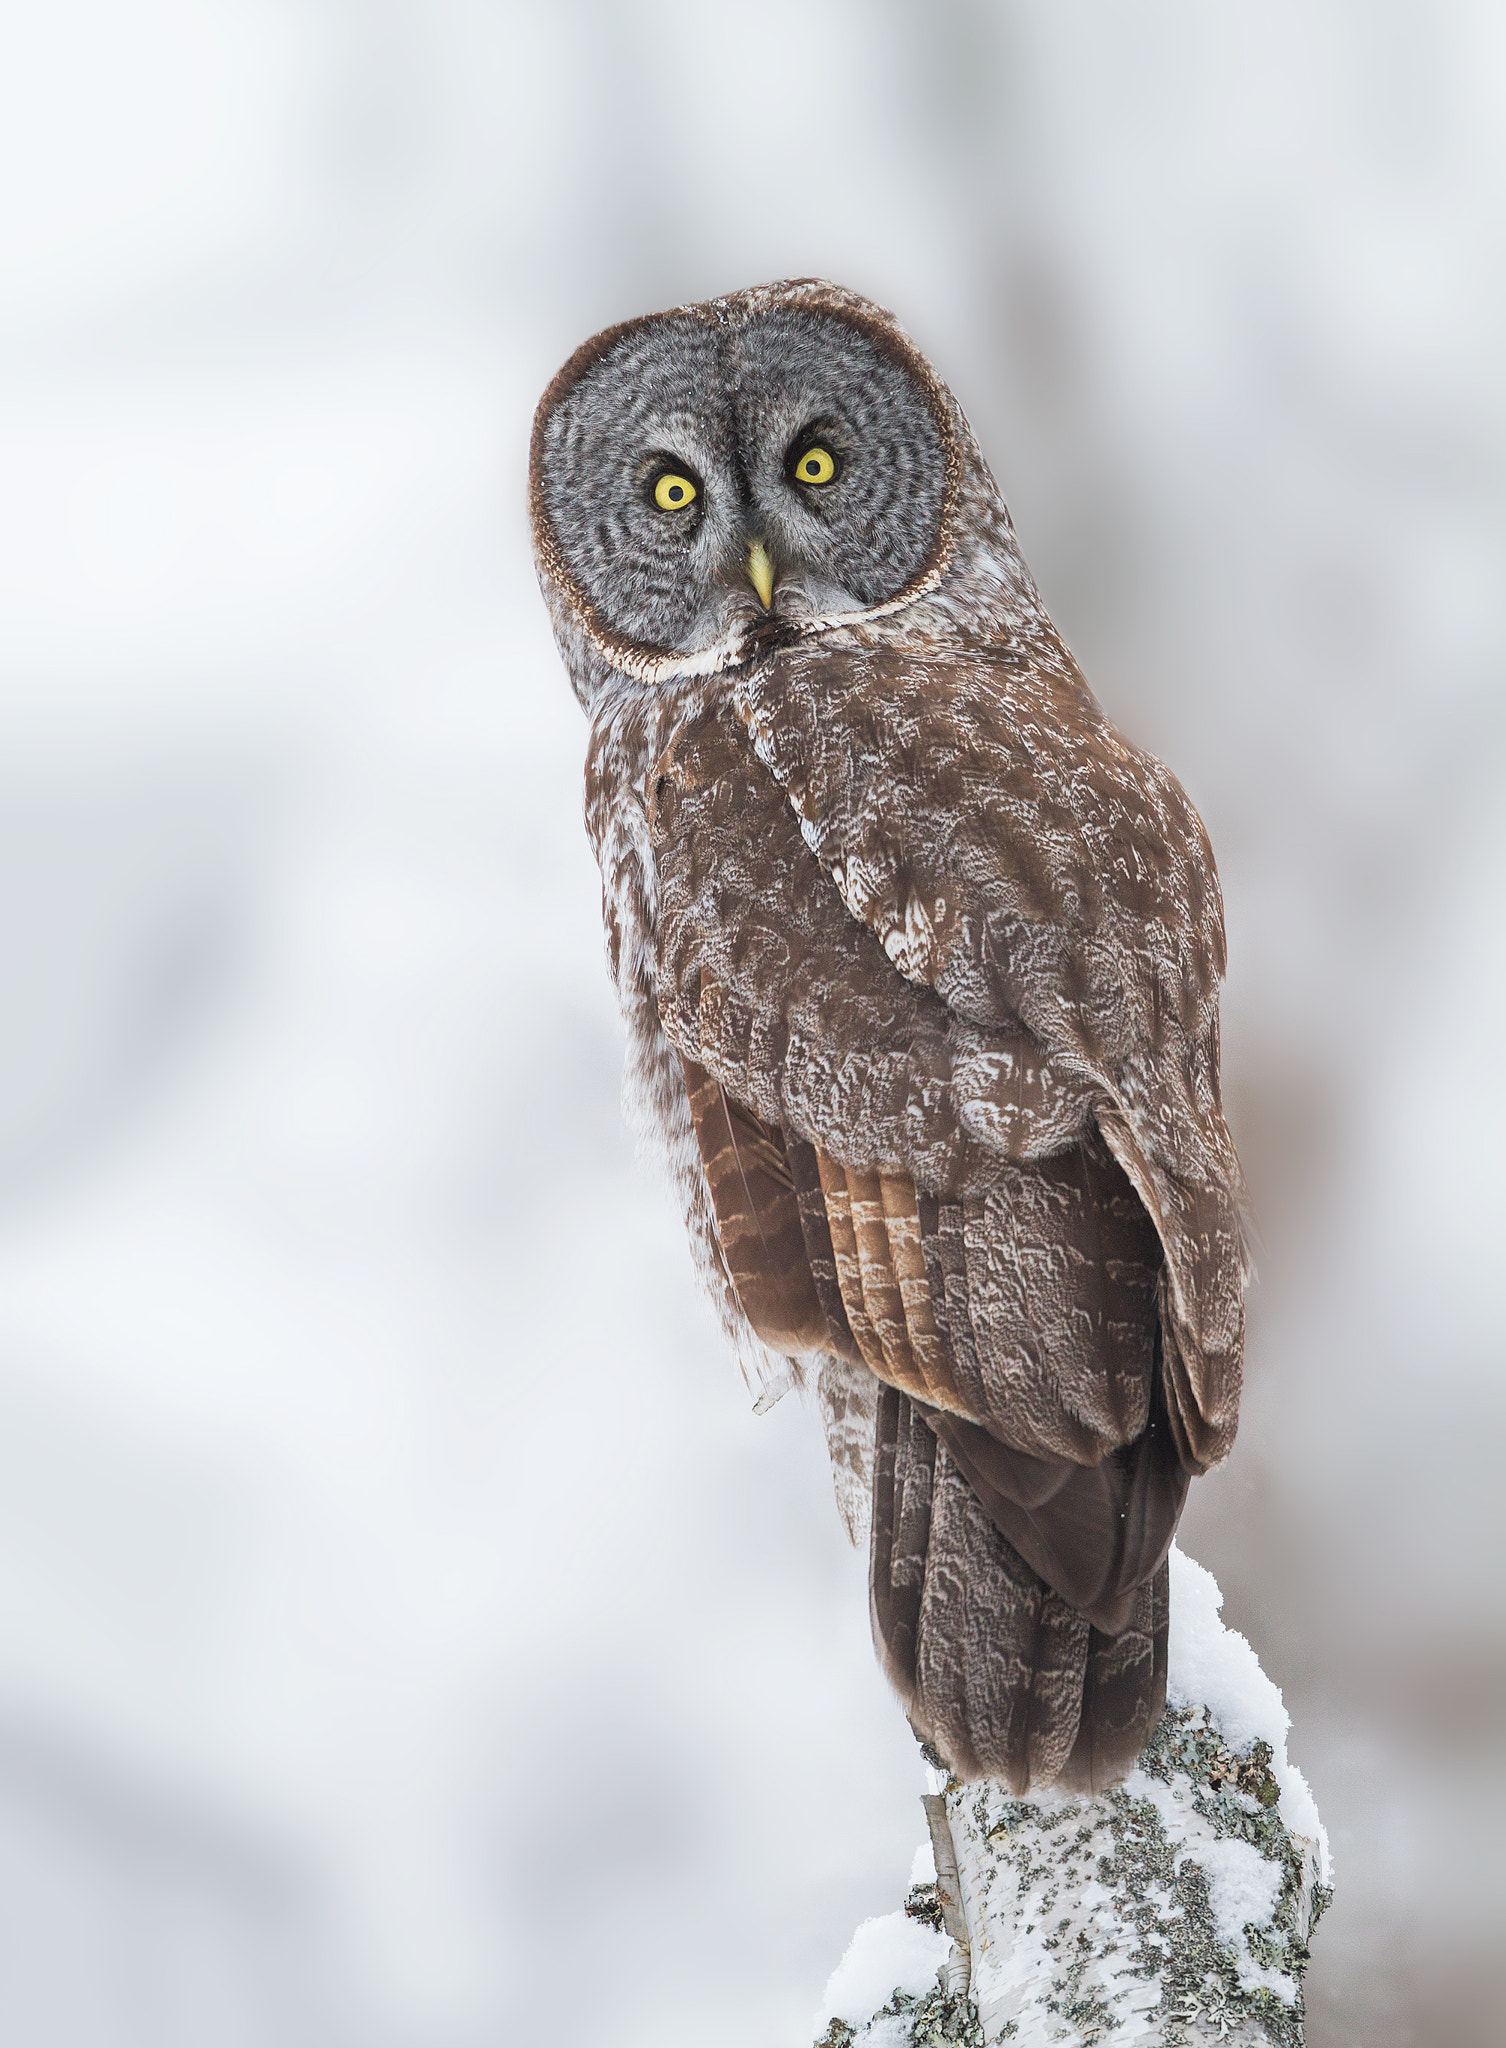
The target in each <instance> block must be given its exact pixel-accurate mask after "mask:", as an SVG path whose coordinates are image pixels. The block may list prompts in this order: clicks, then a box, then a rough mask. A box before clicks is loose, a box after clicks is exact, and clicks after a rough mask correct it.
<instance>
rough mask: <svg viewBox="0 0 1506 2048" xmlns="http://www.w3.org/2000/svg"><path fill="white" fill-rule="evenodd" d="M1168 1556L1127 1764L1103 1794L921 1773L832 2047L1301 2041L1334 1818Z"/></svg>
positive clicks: (1275, 1699) (835, 1983)
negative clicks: (1146, 1707) (903, 1880)
mask: <svg viewBox="0 0 1506 2048" xmlns="http://www.w3.org/2000/svg"><path fill="white" fill-rule="evenodd" d="M1171 1573H1172V1577H1171V1616H1172V1619H1171V1642H1170V1651H1169V1670H1168V1678H1167V1711H1166V1715H1165V1718H1164V1720H1163V1721H1162V1723H1161V1726H1160V1728H1159V1729H1158V1730H1157V1732H1156V1734H1155V1736H1154V1738H1153V1739H1152V1741H1151V1743H1150V1745H1149V1747H1148V1748H1147V1749H1146V1751H1145V1754H1144V1755H1143V1757H1142V1758H1141V1760H1140V1763H1139V1766H1138V1767H1137V1768H1136V1770H1135V1771H1134V1772H1133V1773H1132V1774H1131V1775H1130V1777H1129V1778H1128V1779H1127V1780H1126V1781H1125V1783H1124V1784H1122V1785H1120V1786H1117V1787H1116V1788H1115V1789H1114V1790H1113V1791H1111V1792H1107V1793H1104V1794H1102V1795H1101V1796H1100V1797H1098V1798H1096V1799H1089V1798H1084V1797H1081V1796H1076V1795H1073V1794H1068V1793H1054V1792H1048V1793H1046V1794H1043V1795H1032V1796H1031V1797H1029V1798H1026V1799H1017V1798H1015V1797H1014V1796H1013V1795H1012V1794H1011V1793H1010V1792H1008V1791H1007V1790H1006V1789H1005V1788H1004V1787H1002V1786H999V1785H997V1784H991V1783H983V1784H972V1785H963V1784H959V1783H958V1782H957V1781H956V1780H948V1779H946V1778H945V1777H944V1776H943V1775H942V1774H941V1773H939V1772H937V1773H933V1788H932V1792H931V1794H930V1795H929V1796H928V1797H927V1799H926V1800H925V1802H924V1804H925V1809H926V1818H927V1823H928V1827H929V1831H930V1840H929V1841H928V1842H927V1843H926V1844H925V1845H924V1846H923V1847H922V1849H921V1851H920V1852H919V1854H918V1856H917V1858H916V1868H915V1871H914V1873H913V1874H912V1886H911V1891H910V1896H909V1898H908V1899H907V1901H906V1903H905V1908H904V1910H903V1911H902V1912H899V1913H895V1914H891V1915H889V1916H888V1917H886V1918H883V1919H878V1920H869V1921H866V1922H865V1923H864V1924H863V1926H861V1927H860V1928H859V1929H858V1931H857V1933H856V1935H855V1936H854V1937H853V1941H852V1944H851V1946H850V1947H849V1949H848V1951H847V1954H846V1955H845V1956H844V1957H843V1959H842V1962H841V1964H840V1965H839V1967H838V1968H837V1970H836V1972H835V1974H834V1975H833V1977H832V1979H831V1982H830V1983H829V1984H828V1986H827V1990H826V1996H825V1998H824V2000H823V2003H822V2011H821V2016H820V2018H819V2020H818V2022H817V2029H816V2031H817V2034H818V2036H819V2037H820V2039H821V2041H822V2042H823V2043H824V2044H825V2048H942V2044H951V2043H956V2044H959V2048H960V2044H966V2048H983V2044H990V2048H991V2044H993V2043H995V2042H1002V2041H1010V2042H1014V2043H1016V2044H1018V2048H1034V2044H1037V2043H1041V2044H1044V2043H1047V2042H1049V2043H1052V2044H1061V2048H1075V2044H1079V2043H1081V2044H1088V2043H1105V2042H1107V2041H1109V2040H1110V2039H1112V2040H1113V2042H1114V2043H1115V2048H1120V2044H1123V2048H1130V2044H1132V2043H1133V2044H1136V2048H1138V2044H1142V2043H1144V2044H1149V2043H1164V2044H1165V2048H1195V2044H1200V2043H1203V2042H1214V2041H1217V2042H1222V2043H1224V2044H1226V2048H1240V2044H1251V2048H1268V2044H1274V2048H1300V2044H1301V2041H1302V2022H1303V2009H1302V1977H1303V1972H1304V1970H1305V1968H1306V1965H1307V1956H1308V1948H1307V1944H1308V1940H1309V1937H1310V1935H1311V1933H1312V1930H1313V1927H1314V1926H1315V1925H1316V1922H1317V1919H1318V1916H1319V1915H1320V1914H1321V1913H1322V1911H1323V1909H1324V1907H1325V1906H1326V1905H1327V1903H1328V1900H1329V1897H1330V1891H1329V1882H1330V1872H1329V1857H1328V1840H1327V1836H1326V1834H1325V1833H1324V1829H1323V1824H1322V1822H1321V1821H1320V1820H1319V1818H1318V1810H1317V1807H1316V1805H1315V1804H1314V1802H1313V1797H1312V1794H1311V1792H1310V1791H1309V1790H1308V1788H1307V1784H1306V1781H1305V1780H1304V1779H1303V1777H1302V1774H1301V1772H1300V1771H1298V1770H1297V1769H1296V1768H1295V1767H1294V1766H1293V1765H1292V1764H1291V1763H1290V1762H1288V1760H1287V1754H1286V1735H1287V1729H1288V1727H1289V1726H1290V1720H1289V1717H1288V1715H1287V1712H1286V1709H1285V1707H1284V1706H1283V1705H1282V1701H1281V1695H1280V1693H1279V1692H1278V1691H1277V1689H1276V1687H1275V1686H1274V1685H1273V1684H1272V1683H1271V1681H1270V1679H1268V1678H1267V1677H1266V1675H1265V1673H1264V1672H1263V1671H1262V1670H1261V1668H1260V1664H1259V1661H1258V1660H1257V1658H1256V1656H1255V1653H1254V1651H1253V1650H1252V1649H1251V1648H1250V1645H1249V1644H1248V1643H1247V1642H1246V1641H1245V1639H1244V1637H1243V1636H1240V1635H1236V1634H1235V1633H1234V1632H1233V1631H1232V1630H1231V1629H1227V1628H1225V1627H1224V1625H1223V1623H1222V1621H1221V1620H1220V1619H1219V1608H1220V1606H1221V1605H1222V1595H1221V1594H1220V1592H1219V1590H1218V1586H1217V1584H1216V1583H1215V1581H1214V1579H1213V1577H1212V1575H1211V1574H1210V1573H1208V1572H1206V1571H1204V1570H1203V1568H1202V1567H1201V1566H1200V1565H1197V1564H1194V1563H1193V1562H1192V1560H1191V1559H1190V1558H1187V1557H1184V1556H1183V1555H1182V1554H1181V1553H1180V1552H1179V1551H1176V1550H1173V1552H1172V1558H1171ZM823 2030H824V2031H823Z"/></svg>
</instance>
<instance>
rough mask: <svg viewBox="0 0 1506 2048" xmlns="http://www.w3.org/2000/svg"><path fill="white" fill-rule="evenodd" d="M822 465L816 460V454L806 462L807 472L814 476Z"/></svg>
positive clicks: (808, 474)
mask: <svg viewBox="0 0 1506 2048" xmlns="http://www.w3.org/2000/svg"><path fill="white" fill-rule="evenodd" d="M820 467H821V465H820V463H819V462H817V461H816V459H815V457H814V456H812V457H810V458H809V459H808V460H807V462H806V465H805V473H806V475H807V476H814V475H815V474H816V472H817V470H818V469H819V468H820Z"/></svg>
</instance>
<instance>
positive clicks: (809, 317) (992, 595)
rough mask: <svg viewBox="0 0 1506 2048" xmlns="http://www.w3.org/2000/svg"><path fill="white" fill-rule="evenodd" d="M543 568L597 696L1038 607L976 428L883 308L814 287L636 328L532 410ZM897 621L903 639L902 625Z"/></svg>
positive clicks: (985, 623) (609, 333) (570, 643)
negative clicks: (772, 655)
mask: <svg viewBox="0 0 1506 2048" xmlns="http://www.w3.org/2000/svg"><path fill="white" fill-rule="evenodd" d="M529 481H530V510H531V515H532V523H533V533H534V546H535V553H536V558H537V562H538V568H539V577H540V581H541V583H542V585H543V588H544V593H545V597H546V599H547V600H548V602H549V604H550V608H551V612H552V613H553V616H554V622H555V628H556V632H557V633H558V635H559V637H560V639H561V642H562V645H563V647H564V649H565V652H566V657H567V665H568V666H569V667H570V670H571V674H572V676H573V678H574V680H575V683H576V688H577V690H578V691H579V692H580V693H581V695H582V696H583V697H584V698H586V699H587V700H588V701H589V699H590V697H591V696H593V695H594V694H595V693H596V691H597V690H598V689H599V688H600V686H601V684H602V682H603V681H605V680H606V679H607V678H608V677H609V676H611V675H613V674H616V675H625V676H629V677H633V678H636V679H638V680H640V681H643V682H648V683H652V682H656V681H661V680H666V679H669V678H672V677H675V676H696V675H702V676H704V675H711V674H715V673H717V672H719V671H720V670H722V669H724V668H728V667H731V666H733V665H735V664H737V663H739V662H742V661H745V660H747V659H749V658H750V656H751V655H753V654H754V653H756V652H757V651H758V650H760V649H768V648H770V647H777V646H779V645H786V644H791V643H794V642H797V641H804V640H810V639H812V638H816V637H819V636H822V635H843V636H846V637H849V638H851V637H857V638H860V639H866V640H870V641H871V640H874V639H881V638H885V637H893V635H894V633H895V632H896V631H899V632H902V633H903V634H904V635H905V636H906V637H910V638H913V636H914V635H915V634H916V632H920V633H922V634H925V633H926V632H931V633H933V634H937V635H938V636H944V637H945V638H946V639H948V640H949V641H950V642H952V643H953V644H955V642H956V640H957V639H958V637H959V635H962V636H967V635H969V634H973V633H979V632H982V633H984V634H986V635H991V634H993V633H996V632H997V631H998V630H999V629H1000V628H1001V627H1007V626H1009V625H1011V624H1016V623H1018V622H1019V620H1020V617H1021V614H1022V612H1025V611H1030V610H1032V609H1033V608H1034V606H1035V604H1036V602H1037V601H1036V600H1035V595H1034V590H1033V587H1032V586H1031V585H1030V580H1029V576H1028V573H1027V572H1026V571H1025V568H1024V564H1023V563H1022V561H1021V560H1020V557H1019V552H1018V549H1017V547H1016V545H1015V541H1014V532H1013V528H1012V526H1011V525H1010V521H1009V515H1008V513H1007V511H1006V510H1005V508H1004V506H1003V503H1002V501H1001V500H1000V498H999V496H998V493H997V490H996V489H995V486H994V483H993V479H992V477H991V476H990V475H989V472H988V469H987V466H986V465H985V464H984V462H983V459H982V456H981V455H980V453H979V451H978V448H977V444H976V442H975V441H974V439H973V435H972V432H971V430H970V429H969V427H968V424H967V421H966V420H965V418H964V417H963V415H962V412H961V409H960V408H959V406H958V405H957V402H956V400H955V399H954V398H953V397H952V395H951V393H950V392H949V391H948V390H947V389H946V387H945V385H943V384H942V383H941V381H940V380H939V378H938V377H937V376H936V374H935V372H934V371H933V370H932V368H931V367H930V365H929V364H928V363H927V362H926V360H925V358H924V357H923V356H922V355H921V354H920V353H919V351H918V350H917V349H916V348H915V347H914V346H913V344H912V343H911V342H910V341H909V340H908V338H907V337H906V336H905V335H904V334H903V332H902V331H901V330H900V328H899V326H898V325H897V323H896V322H895V321H894V319H893V318H892V317H891V315H889V314H888V313H886V312H884V311H883V309H882V308H881V307H878V306H875V305H873V304H871V303H870V302H869V301H868V300H866V299H861V298H859V297H857V295H856V294H854V293H851V292H846V291H843V290H842V289H841V288H840V287H838V286H835V285H831V284H827V283H824V282H822V281H820V280H816V279H801V280H798V281H795V282H792V283H784V284H774V285H764V286H759V287H756V288H755V289H753V290H751V291H746V292H740V293H737V294H735V295H732V296H730V297H727V298H721V299H711V300H708V301H706V302H705V303H704V304H702V305H696V306H680V307H676V308H674V309H673V310H671V311H670V312H667V313H658V314H653V315H650V316H648V317H646V318H642V319H638V320H630V321H626V322H624V323H623V324H621V325H620V326H617V327H610V328H608V329H607V330H606V331H605V332H604V333H602V334H598V335H596V336H595V337H594V338H593V339H592V340H590V341H588V342H586V343H584V345H583V346H582V347H580V348H579V349H577V350H576V352H575V354H574V355H573V356H571V358H570V360H569V361H568V362H567V363H566V364H565V366H564V368H563V369H562V370H561V371H560V373H559V375H558V376H557V377H556V378H555V379H554V381H553V383H552V384H551V385H550V386H549V389H548V390H547V391H546V392H545V393H544V396H543V398H542V400H541V401H540V403H539V407H538V411H537V413H536V415H535V418H534V427H533V442H532V449H531V455H530V479H529ZM886 621H889V622H893V623H892V625H890V626H889V628H888V631H887V632H886V631H885V625H884V622H886Z"/></svg>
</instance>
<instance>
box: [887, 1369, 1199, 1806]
mask: <svg viewBox="0 0 1506 2048" xmlns="http://www.w3.org/2000/svg"><path fill="white" fill-rule="evenodd" d="M870 1585H871V1590H872V1607H873V1625H874V1637H875V1641H876V1642H877V1644H878V1648H879V1653H880V1656H881V1657H882V1659H883V1662H884V1666H885V1669H886V1670H887V1671H888V1674H889V1677H890V1679H891V1681H892V1682H893V1684H894V1686H895V1687H896V1689H897V1691H898V1692H899V1694H900V1697H901V1699H902V1700H903V1701H904V1704H905V1707H906V1710H907V1712H908V1714H909V1716H910V1720H911V1724H912V1726H913V1727H914V1728H915V1730H916V1732H917V1734H918V1735H920V1736H921V1737H922V1739H924V1740H926V1741H929V1742H931V1743H932V1744H934V1746H935V1748H936V1749H937V1750H938V1752H939V1753H940V1754H941V1756H942V1757H943V1758H944V1759H945V1760H946V1762H947V1764H948V1765H949V1766H950V1768H951V1769H952V1770H954V1771H955V1772H956V1773H957V1775H958V1776H959V1777H961V1778H964V1779H972V1778H983V1777H988V1778H997V1779H999V1780H1001V1781H1002V1782H1004V1783H1006V1784H1008V1785H1009V1786H1010V1787H1011V1788H1012V1789H1013V1790H1014V1792H1015V1793H1016V1794H1017V1795H1021V1796H1023V1795H1024V1794H1025V1793H1026V1792H1028V1791H1030V1790H1032V1789H1034V1790H1037V1791H1038V1790H1040V1789H1042V1788H1043V1787H1045V1786H1047V1785H1051V1784H1058V1783H1059V1784H1061V1785H1063V1786H1065V1787H1067V1788H1068V1789H1071V1790H1074V1791H1089V1792H1097V1791H1100V1790H1102V1789H1103V1788H1104V1786H1106V1785H1109V1784H1112V1783H1114V1782H1116V1781H1117V1780H1118V1779H1119V1778H1122V1777H1123V1776H1124V1775H1125V1774H1126V1773H1127V1772H1128V1771H1129V1770H1130V1769H1131V1768H1132V1767H1133V1764H1134V1761H1135V1758H1136V1757H1137V1756H1138V1755H1139V1753H1140V1751H1141V1749H1142V1748H1143V1747H1144V1745H1145V1743H1146V1742H1147V1740H1148V1739H1149V1737H1150V1735H1151V1733H1152V1731H1153V1730H1154V1728H1155V1726H1156V1723H1157V1722H1158V1721H1159V1719H1160V1717H1161V1712H1162V1709H1163V1707H1164V1705H1165V1699H1166V1636H1167V1618H1168V1611H1169V1606H1168V1590H1167V1569H1166V1566H1165V1564H1164V1563H1162V1564H1161V1565H1160V1567H1159V1569H1158V1570H1157V1571H1156V1572H1155V1574H1154V1576H1153V1577H1152V1578H1151V1579H1150V1580H1149V1581H1147V1583H1146V1584H1145V1585H1144V1586H1143V1587H1142V1588H1141V1589H1140V1591H1139V1593H1138V1595H1137V1597H1136V1600H1135V1607H1134V1613H1133V1616H1132V1618H1131V1620H1130V1622H1129V1625H1128V1626H1127V1627H1126V1628H1125V1629H1124V1630H1123V1631H1122V1632H1121V1633H1120V1634H1118V1635H1117V1636H1109V1635H1106V1634H1105V1633H1104V1632H1103V1631H1101V1630H1099V1629H1096V1628H1094V1627H1093V1626H1092V1624H1091V1623H1090V1622H1089V1621H1088V1620H1087V1618H1086V1617H1085V1616H1084V1615H1082V1614H1080V1613H1078V1612H1077V1610H1076V1609H1075V1608H1073V1607H1070V1606H1069V1605H1068V1604H1067V1602H1066V1601H1065V1600H1063V1599H1062V1598H1061V1596H1060V1595H1059V1594H1057V1593H1055V1592H1053V1591H1052V1590H1051V1588H1050V1587H1049V1586H1048V1585H1047V1584H1046V1583H1045V1581H1044V1580H1043V1579H1042V1578H1040V1577H1039V1576H1038V1575H1037V1574H1036V1573H1035V1572H1034V1571H1032V1570H1031V1568H1030V1566H1029V1565H1028V1564H1026V1562H1025V1560H1024V1559H1023V1558H1022V1557H1021V1556H1020V1554H1019V1552H1018V1551H1017V1550H1015V1549H1014V1548H1013V1546H1012V1545H1011V1544H1010V1543H1009V1542H1007V1541H1006V1539H1005V1538H1004V1537H1003V1536H1002V1535H1001V1534H1000V1533H999V1531H998V1529H997V1528H996V1527H995V1526H994V1523H993V1521H992V1520H991V1519H990V1517H989V1515H988V1513H987V1511H986V1509H985V1508H984V1507H983V1505H982V1503H981V1502H980V1501H979V1499H978V1496H977V1494H976V1493H975V1492H974V1490H973V1488H972V1487H971V1486H970V1485H969V1484H968V1481H967V1479H966V1478H965V1477H964V1475H963V1473H962V1471H961V1469H960V1468H959V1467H958V1465H957V1464H956V1463H955V1461H954V1460H953V1458H952V1457H951V1454H950V1453H949V1451H948V1450H947V1447H946V1445H945V1443H942V1442H938V1441H937V1439H936V1437H935V1435H934V1434H933V1433H932V1431H931V1429H930V1428H928V1427H927V1425H926V1423H925V1421H924V1420H923V1419H922V1416H921V1414H920V1412H919V1411H918V1410H917V1409H916V1407H915V1406H914V1405H913V1404H912V1403H911V1402H910V1401H909V1400H908V1399H907V1398H906V1397H905V1396H904V1395H903V1394H901V1393H899V1392H898V1391H897V1390H895V1389H894V1388H892V1387H887V1386H886V1387H884V1388H882V1389H881V1390H880V1395H879V1412H878V1422H877V1432H876V1458H875V1475H874V1500H873V1533H872V1552H871V1572H870Z"/></svg>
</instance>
